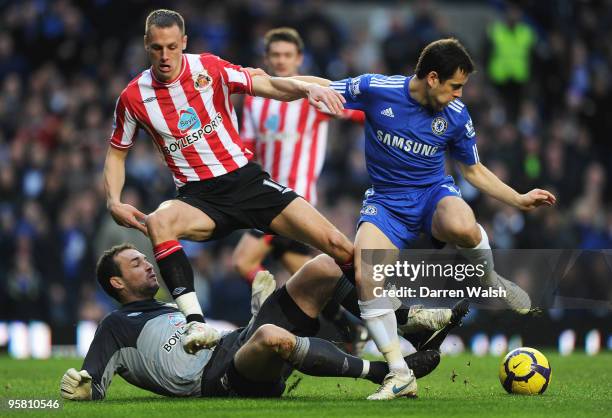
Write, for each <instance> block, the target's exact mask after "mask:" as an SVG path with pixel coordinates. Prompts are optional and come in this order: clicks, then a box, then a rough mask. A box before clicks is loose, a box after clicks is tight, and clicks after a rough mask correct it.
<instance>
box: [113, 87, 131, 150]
mask: <svg viewBox="0 0 612 418" xmlns="http://www.w3.org/2000/svg"><path fill="white" fill-rule="evenodd" d="M127 100H128V99H127V95H126V93H125V91H124V92H123V93H121V95H120V96H119V98H118V99H117V103H116V105H115V113H114V115H113V132H112V134H111V138H110V145H111V146H112V147H114V148H117V149H128V148H130V147H131V146H132V145H134V138H135V137H136V134H137V133H138V123H137V121H136V118H135V117H134V115H133V113H132V112H130V110H129V107H128V103H127Z"/></svg>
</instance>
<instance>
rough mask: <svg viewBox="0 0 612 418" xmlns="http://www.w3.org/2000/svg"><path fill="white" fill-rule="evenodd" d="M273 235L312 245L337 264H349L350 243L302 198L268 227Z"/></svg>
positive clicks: (291, 204)
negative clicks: (273, 232)
mask: <svg viewBox="0 0 612 418" xmlns="http://www.w3.org/2000/svg"><path fill="white" fill-rule="evenodd" d="M270 229H272V230H273V231H275V232H276V233H278V234H280V235H283V236H285V237H287V238H291V239H294V240H297V241H301V242H304V243H306V244H309V245H312V246H313V247H315V248H318V249H319V250H321V251H323V252H324V253H326V254H328V255H330V256H331V257H332V258H333V259H334V260H336V262H338V263H339V264H346V263H349V262H351V261H352V260H353V244H352V243H351V241H350V240H349V239H348V238H347V237H346V236H345V235H344V234H343V233H342V232H340V231H339V230H338V229H337V228H336V227H335V226H333V225H332V224H331V222H329V221H328V220H327V219H326V218H325V217H324V216H323V215H321V214H320V213H319V211H317V210H316V209H315V208H314V207H313V206H312V205H311V204H310V203H308V202H306V201H305V200H304V199H302V198H297V199H294V200H293V201H292V202H291V203H290V204H289V205H287V207H286V208H285V209H283V211H282V212H281V213H280V214H279V215H277V216H276V217H275V218H274V219H273V220H272V222H271V223H270Z"/></svg>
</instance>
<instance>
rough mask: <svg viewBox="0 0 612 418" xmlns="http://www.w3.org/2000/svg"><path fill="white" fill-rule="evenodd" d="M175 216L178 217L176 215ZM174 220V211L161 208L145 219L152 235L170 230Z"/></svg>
mask: <svg viewBox="0 0 612 418" xmlns="http://www.w3.org/2000/svg"><path fill="white" fill-rule="evenodd" d="M174 218H176V217H175V216H174ZM173 222H174V220H173V215H172V213H169V212H168V211H164V210H159V209H158V210H156V211H155V212H153V213H151V214H150V215H149V216H147V218H146V220H145V224H146V225H147V230H148V231H149V234H150V235H157V234H159V233H162V232H166V231H168V230H169V229H170V227H171V225H172V224H173Z"/></svg>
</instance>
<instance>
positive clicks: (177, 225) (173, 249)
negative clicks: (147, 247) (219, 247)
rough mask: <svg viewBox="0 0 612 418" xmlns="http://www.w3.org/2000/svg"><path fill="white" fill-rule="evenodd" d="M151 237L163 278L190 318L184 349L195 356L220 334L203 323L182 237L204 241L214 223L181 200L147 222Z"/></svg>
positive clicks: (159, 210) (164, 206)
mask: <svg viewBox="0 0 612 418" xmlns="http://www.w3.org/2000/svg"><path fill="white" fill-rule="evenodd" d="M146 225H147V229H148V232H149V238H150V239H151V243H152V244H153V250H154V253H155V260H156V261H157V265H158V266H159V270H160V272H161V275H162V277H163V279H164V281H165V282H166V285H167V286H168V289H169V290H170V293H171V294H172V297H173V298H174V300H175V301H176V303H177V305H178V307H179V309H180V310H181V312H183V314H184V315H185V317H186V318H187V323H188V325H187V329H186V331H185V336H184V337H183V347H184V348H185V351H187V352H188V353H195V352H196V351H198V350H200V349H202V348H208V347H211V346H213V345H215V344H216V343H217V341H218V340H219V333H218V332H217V331H216V330H215V329H214V328H212V327H209V326H207V325H205V324H203V322H204V316H203V313H202V308H201V307H200V303H199V302H198V298H197V296H196V293H195V289H194V284H193V280H194V279H193V269H192V267H191V264H190V263H189V259H188V258H187V255H186V254H185V252H184V251H183V248H182V246H181V244H180V243H179V242H178V239H179V238H186V239H190V240H194V241H201V240H205V239H207V238H209V237H210V236H211V234H212V232H213V231H214V229H215V222H214V221H213V220H212V219H211V218H210V217H209V216H208V215H206V214H205V213H204V212H202V211H201V210H199V209H197V208H195V207H193V206H191V205H188V204H187V203H184V202H181V201H179V200H169V201H166V202H163V203H162V204H161V205H160V206H159V207H158V208H157V210H155V211H154V212H153V213H151V214H150V215H149V216H148V217H147V219H146Z"/></svg>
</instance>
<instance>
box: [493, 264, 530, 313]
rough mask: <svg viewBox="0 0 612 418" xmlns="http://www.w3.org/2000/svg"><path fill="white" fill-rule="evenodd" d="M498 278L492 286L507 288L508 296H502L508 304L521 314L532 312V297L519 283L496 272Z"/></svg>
mask: <svg viewBox="0 0 612 418" xmlns="http://www.w3.org/2000/svg"><path fill="white" fill-rule="evenodd" d="M495 274H496V276H497V280H496V281H495V284H493V285H491V286H492V287H497V288H503V289H505V290H506V297H504V298H502V299H503V300H504V301H505V302H506V304H507V305H508V306H509V307H510V309H512V310H513V311H514V312H517V313H519V314H521V315H525V314H528V313H529V312H531V298H530V297H529V295H528V294H527V292H525V291H524V290H523V289H521V287H520V286H519V285H517V284H516V283H513V282H511V281H510V280H507V279H504V278H503V277H502V276H500V275H499V274H497V273H495Z"/></svg>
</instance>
